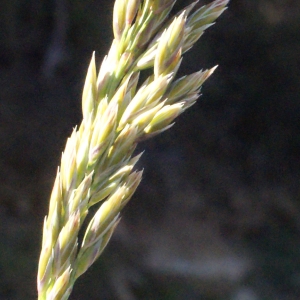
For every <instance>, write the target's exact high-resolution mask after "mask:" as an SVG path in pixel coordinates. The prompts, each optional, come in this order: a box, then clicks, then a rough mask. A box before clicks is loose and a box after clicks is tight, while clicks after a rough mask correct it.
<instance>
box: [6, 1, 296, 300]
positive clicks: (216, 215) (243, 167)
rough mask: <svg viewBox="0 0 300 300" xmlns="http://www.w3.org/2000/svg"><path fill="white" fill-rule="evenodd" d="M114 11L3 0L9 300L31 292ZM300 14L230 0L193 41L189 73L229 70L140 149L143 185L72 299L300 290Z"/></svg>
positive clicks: (87, 4) (278, 294)
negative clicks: (62, 168)
mask: <svg viewBox="0 0 300 300" xmlns="http://www.w3.org/2000/svg"><path fill="white" fill-rule="evenodd" d="M200 2H201V1H200ZM202 3H207V1H206V2H205V1H202ZM184 4H187V1H178V5H177V8H179V7H182V6H183V5H184ZM111 12H112V1H109V0H93V1H92V0H87V1H79V0H75V1H72V2H71V1H70V2H67V1H66V0H56V1H55V0H52V1H50V0H49V1H48V0H47V1H38V0H29V1H25V0H2V2H1V9H0V14H1V16H0V17H1V18H0V28H1V29H0V32H1V33H0V34H1V35H0V36H1V38H0V140H1V147H0V178H1V181H0V182H1V183H0V234H1V243H0V270H1V272H0V299H1V300H2V299H5V300H6V299H11V300H17V299H23V300H24V299H34V298H36V288H35V276H36V268H37V260H38V255H39V248H40V240H41V228H42V222H43V217H44V215H45V214H46V212H47V204H48V198H49V193H50V191H51V187H52V184H53V179H54V175H55V170H56V167H57V165H58V164H59V159H60V154H61V151H62V150H63V147H64V143H65V140H66V138H67V136H68V135H69V134H70V132H71V130H72V127H74V126H75V125H76V124H78V123H79V122H80V119H81V113H80V97H81V88H82V84H83V80H84V77H85V72H86V68H87V65H88V62H89V59H90V55H91V53H92V51H93V50H96V51H97V58H98V62H99V63H100V61H101V59H102V57H103V56H104V55H105V53H106V52H107V50H108V49H109V45H110V43H111V39H112V32H111V16H112V14H111ZM299 18H300V2H299V1H296V0H286V1H279V0H257V1H248V0H240V1H232V3H231V5H230V8H229V10H228V11H227V12H226V13H225V14H224V15H223V16H222V17H221V18H220V20H219V21H218V22H217V24H216V25H215V26H214V27H213V28H211V29H210V30H208V32H207V33H206V34H205V35H204V36H203V37H202V38H201V40H200V42H199V43H198V45H197V47H194V48H193V49H192V50H191V51H190V52H189V53H187V55H186V60H185V62H184V65H183V70H182V73H191V72H194V71H197V70H198V69H200V68H208V67H211V66H213V65H215V64H219V68H218V69H217V71H216V73H215V74H214V75H213V77H212V78H211V79H210V80H209V81H208V82H207V83H206V84H205V86H204V88H203V94H204V95H203V96H202V97H201V98H200V100H199V102H198V103H197V104H196V105H195V106H194V107H193V108H192V109H191V110H190V111H188V112H187V113H186V114H185V115H183V116H181V118H180V119H179V120H178V121H177V123H176V125H175V127H174V128H172V130H170V131H169V132H167V133H165V134H163V135H162V136H160V137H157V138H156V139H154V140H151V141H148V142H146V143H144V144H142V145H141V146H140V149H146V153H145V154H144V156H143V158H142V160H141V162H140V168H145V173H144V174H145V175H144V180H143V183H142V185H141V186H140V188H139V190H138V192H137V194H136V196H135V197H134V199H132V201H131V203H130V204H129V205H128V207H127V208H126V210H125V212H124V216H123V218H122V222H121V224H120V226H119V228H118V230H117V232H116V234H115V236H114V238H113V240H112V242H111V244H110V245H109V247H108V249H107V251H106V252H105V253H104V255H103V257H102V259H100V260H99V262H98V263H97V264H96V265H95V266H94V267H93V268H92V269H91V270H90V271H89V272H88V273H87V274H86V275H85V276H83V277H82V279H80V280H79V281H78V283H77V286H76V288H75V290H74V293H73V295H72V297H71V299H91V300H93V299H108V300H110V299H118V300H119V299H120V300H134V299H162V300H167V299H175V300H177V299H186V300H188V299H204V300H210V299H214V300H215V299H216V300H228V299H230V300H257V299H262V300H269V299H270V300H271V299H280V300H285V299H286V300H294V299H299V297H300V211H299V210H300V208H299V179H300V172H299V164H300V156H299V150H300V121H299V117H300V98H299V95H300V80H299V78H300V71H299V66H300V58H299V57H300V56H299V53H300V35H299V25H300V24H299Z"/></svg>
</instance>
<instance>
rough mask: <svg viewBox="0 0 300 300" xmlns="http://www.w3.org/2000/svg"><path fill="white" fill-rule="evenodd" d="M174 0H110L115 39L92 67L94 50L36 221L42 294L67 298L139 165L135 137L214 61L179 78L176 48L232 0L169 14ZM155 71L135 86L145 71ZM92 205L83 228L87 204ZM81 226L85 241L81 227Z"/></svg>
mask: <svg viewBox="0 0 300 300" xmlns="http://www.w3.org/2000/svg"><path fill="white" fill-rule="evenodd" d="M175 2H176V1H174V0H145V1H141V0H116V1H115V5H114V13H113V32H114V40H113V43H112V45H111V48H110V51H109V53H108V55H107V56H106V57H105V58H104V60H103V62H102V64H101V67H100V70H99V72H98V74H97V68H96V62H95V54H93V56H92V59H91V62H90V66H89V68H88V72H87V76H86V80H85V84H84V88H83V93H82V114H83V120H82V123H81V125H80V126H79V127H78V128H77V127H76V128H75V129H74V130H73V132H72V134H71V136H70V137H69V138H68V140H67V143H66V147H65V150H64V152H63V154H62V158H61V165H60V168H59V169H58V171H57V176H56V179H55V183H54V187H53V191H52V194H51V197H50V204H49V212H48V216H47V217H46V218H45V221H44V227H43V241H42V249H41V254H40V260H39V268H38V278H37V285H38V295H39V296H38V298H39V300H45V299H46V300H50V299H51V300H55V299H57V300H58V299H68V297H69V295H70V293H71V291H72V288H73V285H74V283H75V281H76V279H77V278H78V277H79V276H81V275H82V274H83V273H84V272H85V271H86V270H87V269H88V268H89V267H90V266H91V265H92V264H93V263H94V262H95V260H96V259H97V258H98V257H99V256H100V254H101V253H102V251H103V250H104V248H105V247H106V245H107V243H108V241H109V239H110V237H111V235H112V234H113V232H114V229H115V228H116V226H117V224H118V222H119V220H120V212H121V211H122V209H123V207H124V206H125V205H126V204H127V203H128V201H129V200H130V198H131V196H132V195H133V194H134V192H135V190H136V188H137V187H138V185H139V183H140V181H141V178H142V171H135V170H134V166H135V164H136V163H137V161H138V160H139V158H140V157H141V154H138V155H136V156H133V153H134V150H135V148H136V145H137V143H138V142H139V141H141V140H144V139H147V138H150V137H152V136H154V135H156V134H158V133H160V132H162V131H164V130H166V129H168V128H170V127H171V126H172V125H173V122H174V119H175V118H176V117H177V116H178V115H180V114H181V113H182V112H184V111H185V110H186V109H187V108H189V107H190V106H192V105H193V104H194V103H195V101H196V100H197V98H198V97H199V94H200V88H201V86H202V84H203V83H204V81H205V80H206V79H207V78H208V77H209V76H210V75H211V74H212V73H213V71H214V70H215V68H212V69H210V70H205V71H199V72H196V73H193V74H191V75H187V76H183V77H181V78H176V73H177V71H178V69H179V67H180V64H181V61H182V54H183V53H185V52H186V51H187V50H188V49H190V48H191V47H192V46H193V44H194V43H195V42H196V41H197V40H198V39H199V38H200V37H201V35H202V34H203V32H204V31H205V30H206V29H207V28H208V27H210V26H211V25H212V24H213V22H214V21H215V20H216V19H217V18H218V17H219V16H220V15H221V14H222V13H223V11H224V10H225V9H226V6H227V4H228V2H229V0H216V1H213V2H212V3H211V4H208V5H204V6H202V7H200V8H199V9H195V8H196V7H197V3H198V1H196V2H194V3H192V4H190V5H189V6H187V7H186V8H185V9H184V10H182V11H180V12H179V13H177V14H175V16H174V17H172V18H170V17H169V13H170V11H171V9H172V8H173V6H174V4H175ZM146 68H148V69H152V75H150V76H149V77H148V78H147V80H146V81H145V82H144V83H142V84H139V74H140V72H141V71H142V70H143V69H146ZM93 205H98V208H97V211H96V213H95V214H94V216H93V217H91V218H90V222H89V224H88V225H87V226H86V228H85V229H84V228H83V223H84V221H85V218H86V216H87V215H88V214H89V209H90V207H91V206H93ZM83 230H85V234H84V237H83V239H82V240H79V239H78V234H79V232H81V231H83Z"/></svg>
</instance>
